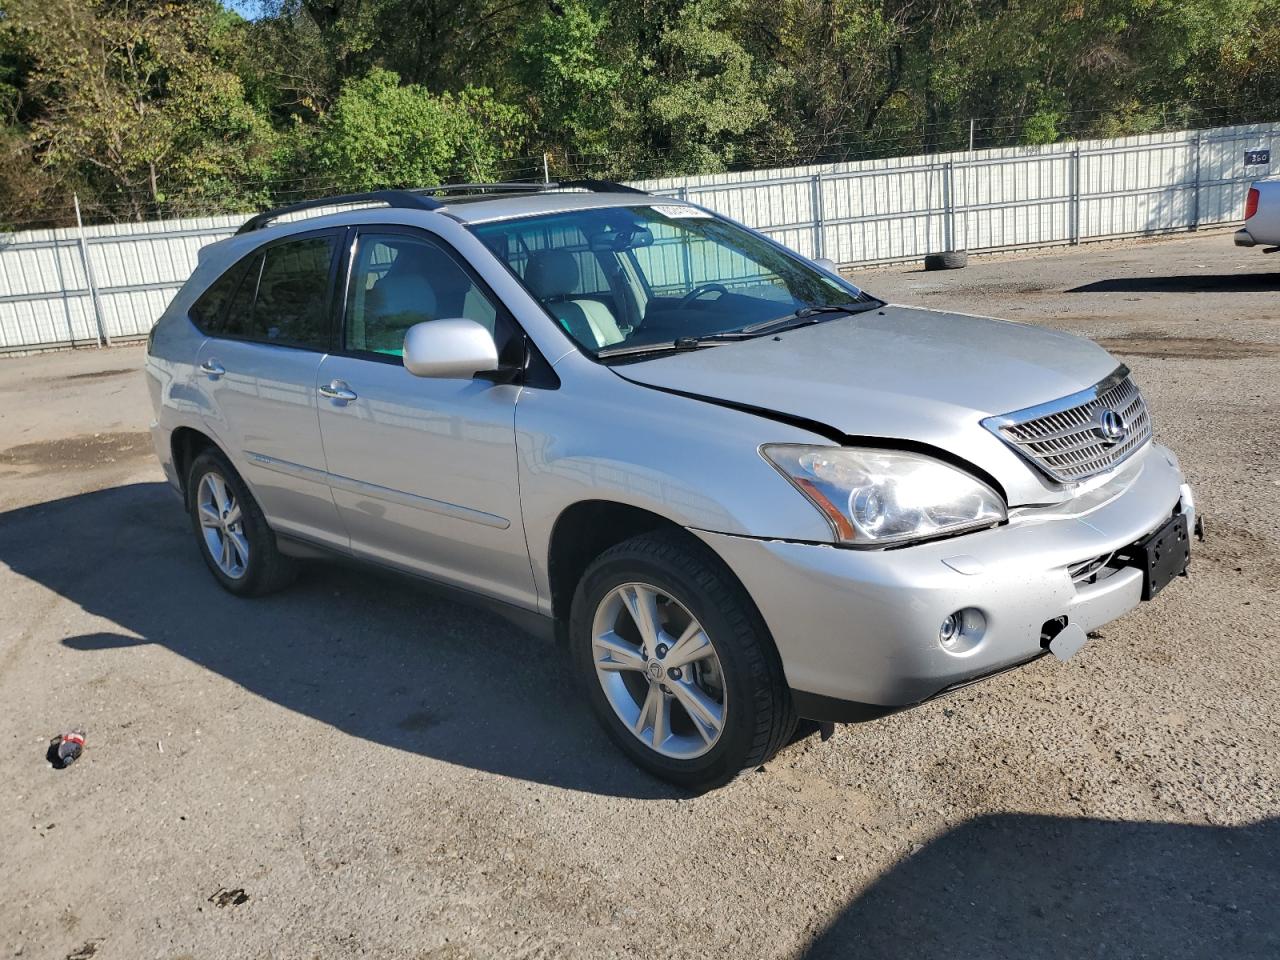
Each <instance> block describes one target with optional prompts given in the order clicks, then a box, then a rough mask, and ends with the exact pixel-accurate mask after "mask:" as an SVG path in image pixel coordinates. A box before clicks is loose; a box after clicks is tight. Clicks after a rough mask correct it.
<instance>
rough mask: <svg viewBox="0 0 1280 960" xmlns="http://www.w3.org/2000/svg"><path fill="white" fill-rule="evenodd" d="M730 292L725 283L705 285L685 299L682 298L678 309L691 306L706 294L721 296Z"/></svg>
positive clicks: (694, 289) (695, 289)
mask: <svg viewBox="0 0 1280 960" xmlns="http://www.w3.org/2000/svg"><path fill="white" fill-rule="evenodd" d="M728 292H729V288H728V287H726V286H725V285H724V284H723V283H704V284H703V285H702V286H700V287H694V288H693V289H692V290H690V291H689V292H688V293H686V294H685V295H684V296H683V297H681V298H680V302H679V303H677V304H676V307H677V308H680V307H687V306H689V304H691V303H693V301H695V300H697V299H698V298H699V297H701V296H702V295H703V294H704V293H719V294H721V295H724V294H726V293H728Z"/></svg>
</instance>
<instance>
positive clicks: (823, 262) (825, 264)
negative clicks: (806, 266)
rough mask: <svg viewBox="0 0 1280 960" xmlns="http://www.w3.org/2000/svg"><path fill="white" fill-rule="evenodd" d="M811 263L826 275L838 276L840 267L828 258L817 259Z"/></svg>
mask: <svg viewBox="0 0 1280 960" xmlns="http://www.w3.org/2000/svg"><path fill="white" fill-rule="evenodd" d="M813 262H814V263H816V264H817V265H818V266H820V267H821V268H822V269H823V270H825V271H827V273H834V274H835V275H836V276H837V277H838V276H840V267H839V266H837V265H836V262H835V261H834V260H832V259H830V258H829V257H817V258H816V259H815V260H814V261H813Z"/></svg>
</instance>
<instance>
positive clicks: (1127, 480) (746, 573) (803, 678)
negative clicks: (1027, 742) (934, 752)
mask: <svg viewBox="0 0 1280 960" xmlns="http://www.w3.org/2000/svg"><path fill="white" fill-rule="evenodd" d="M1123 473H1124V475H1123V476H1122V477H1117V478H1116V479H1115V480H1114V481H1112V482H1110V483H1108V484H1106V485H1105V487H1104V488H1100V489H1099V490H1098V491H1095V492H1093V493H1091V494H1089V495H1086V496H1085V497H1081V498H1080V501H1079V502H1077V503H1074V504H1067V505H1063V506H1060V507H1055V508H1052V509H1049V508H1046V509H1039V510H1025V511H1020V512H1018V511H1015V514H1017V515H1016V516H1015V517H1014V518H1012V519H1011V521H1010V522H1009V523H1008V524H1006V525H1005V526H1002V527H999V528H996V529H993V530H985V531H981V532H978V533H973V534H968V535H966V536H962V537H956V538H952V539H949V540H943V541H938V542H936V543H928V544H920V545H917V546H913V547H907V548H903V549H898V550H883V551H859V550H848V549H840V548H837V547H832V546H822V545H815V544H802V543H791V542H786V541H779V540H759V539H749V538H744V537H734V536H729V535H724V534H712V533H699V536H701V537H702V538H703V539H704V540H705V541H706V542H707V543H708V544H709V545H710V546H711V547H712V548H713V549H715V550H716V551H717V552H718V553H719V554H720V556H721V557H723V558H724V560H725V561H726V562H727V563H728V564H729V566H730V567H731V568H732V569H733V570H734V572H735V573H736V574H737V575H738V577H739V578H740V579H741V580H742V582H743V584H744V585H745V586H746V588H747V590H748V592H750V594H751V595H752V597H753V598H754V599H755V601H756V604H757V606H758V607H759V609H760V612H761V614H762V615H763V616H764V619H765V622H766V623H767V624H768V626H769V629H770V631H771V632H772V635H773V638H774V642H775V643H776V644H777V647H778V651H779V653H780V654H781V657H782V663H783V668H784V670H785V672H786V676H787V682H788V684H789V685H790V686H791V688H792V690H793V691H795V695H796V699H797V706H798V708H799V712H800V713H801V714H802V715H809V716H811V717H812V718H813V719H820V720H827V719H830V720H854V719H869V718H871V717H874V716H877V715H883V714H884V713H889V712H893V711H894V710H897V709H902V708H903V707H907V706H913V705H915V704H918V703H921V702H923V701H925V700H929V699H932V698H933V697H936V696H938V695H940V694H942V693H946V692H950V691H951V690H952V689H955V688H957V687H958V686H961V685H965V684H967V683H969V682H972V681H974V680H977V679H982V678H985V677H987V676H990V675H993V674H995V673H999V672H1001V671H1003V670H1006V669H1010V668H1012V667H1016V666H1019V665H1021V664H1024V663H1027V662H1029V661H1030V660H1034V659H1036V658H1037V657H1039V656H1041V655H1043V653H1044V646H1043V645H1042V642H1041V638H1042V635H1043V634H1044V632H1045V629H1046V625H1047V624H1050V623H1051V622H1052V621H1060V619H1061V618H1065V619H1066V621H1067V622H1068V623H1069V624H1071V625H1073V626H1076V627H1079V628H1080V629H1082V630H1084V631H1089V630H1093V629H1096V628H1097V627H1100V626H1102V625H1103V624H1105V623H1108V622H1110V621H1112V620H1114V619H1116V618H1117V617H1119V616H1121V615H1123V614H1124V613H1126V612H1127V611H1129V610H1131V609H1132V608H1133V607H1135V606H1137V605H1138V603H1139V602H1140V601H1141V598H1142V587H1143V572H1142V571H1141V570H1140V569H1138V568H1137V567H1123V568H1121V569H1118V570H1116V571H1115V572H1114V573H1111V575H1110V576H1107V577H1106V578H1105V579H1100V580H1098V582H1096V583H1086V582H1083V581H1082V582H1079V583H1077V582H1074V581H1073V580H1072V577H1071V575H1070V573H1069V572H1068V568H1069V567H1072V566H1074V565H1076V564H1079V563H1081V562H1083V561H1086V560H1091V559H1093V558H1097V557H1103V556H1105V555H1108V554H1110V553H1111V552H1113V551H1117V550H1121V549H1122V548H1125V547H1128V546H1130V545H1132V544H1134V543H1135V542H1137V541H1138V540H1140V539H1142V538H1143V537H1144V536H1145V535H1146V534H1148V533H1149V532H1151V531H1152V530H1154V529H1156V528H1157V527H1158V526H1160V525H1161V524H1162V523H1164V522H1165V521H1166V520H1167V519H1168V517H1169V516H1170V515H1171V514H1172V513H1173V512H1174V511H1175V510H1177V509H1182V510H1183V511H1184V512H1187V513H1189V514H1190V513H1191V512H1192V511H1193V510H1194V506H1193V505H1192V503H1191V498H1190V490H1189V488H1186V489H1185V490H1184V485H1183V480H1182V475H1181V472H1180V471H1179V469H1178V467H1177V461H1176V459H1174V457H1173V455H1172V454H1170V453H1168V452H1167V451H1165V450H1164V449H1163V448H1161V447H1156V446H1153V447H1152V448H1151V449H1149V450H1148V451H1147V454H1146V455H1145V456H1143V457H1142V462H1141V463H1140V464H1138V465H1136V466H1135V467H1134V468H1133V469H1130V470H1125V471H1123ZM1189 519H1191V520H1192V522H1194V518H1189ZM961 610H968V611H977V613H978V615H977V616H974V617H972V618H969V617H966V628H965V636H964V637H963V639H962V642H961V644H960V645H959V646H958V647H953V649H950V650H949V649H944V647H943V646H942V644H941V643H940V642H939V627H940V626H941V624H942V621H943V620H944V619H946V617H947V616H948V615H949V614H951V613H954V612H956V611H961ZM815 713H817V714H818V716H812V715H813V714H815Z"/></svg>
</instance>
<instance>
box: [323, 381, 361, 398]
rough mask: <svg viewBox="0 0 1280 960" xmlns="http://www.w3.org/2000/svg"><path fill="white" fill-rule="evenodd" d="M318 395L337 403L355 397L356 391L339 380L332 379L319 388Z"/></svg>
mask: <svg viewBox="0 0 1280 960" xmlns="http://www.w3.org/2000/svg"><path fill="white" fill-rule="evenodd" d="M319 391H320V396H322V397H324V398H325V399H326V400H337V401H338V402H339V403H350V402H351V401H352V400H354V399H356V396H357V394H356V392H355V391H354V390H352V389H351V388H350V387H348V386H347V385H346V384H345V383H344V382H343V381H341V380H334V381H331V382H330V383H326V384H325V385H324V386H322V387H320V388H319Z"/></svg>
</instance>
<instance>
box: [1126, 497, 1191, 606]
mask: <svg viewBox="0 0 1280 960" xmlns="http://www.w3.org/2000/svg"><path fill="white" fill-rule="evenodd" d="M1133 559H1134V561H1135V563H1136V564H1137V566H1138V567H1140V568H1141V570H1142V599H1143V600H1150V599H1151V598H1152V597H1154V596H1155V595H1156V594H1157V593H1159V592H1160V591H1161V590H1163V589H1164V588H1165V587H1166V586H1168V585H1169V583H1170V581H1172V580H1173V578H1174V577H1178V576H1181V575H1182V574H1184V573H1185V572H1186V570H1187V564H1188V563H1190V562H1191V537H1190V536H1189V531H1188V530H1187V517H1186V514H1182V513H1177V514H1174V515H1173V516H1172V517H1170V518H1169V519H1168V520H1167V521H1166V522H1165V523H1164V525H1163V526H1161V527H1160V528H1159V529H1157V530H1156V531H1155V532H1154V533H1150V534H1148V535H1147V536H1146V537H1145V538H1143V539H1142V540H1140V541H1138V542H1137V543H1136V544H1134V547H1133Z"/></svg>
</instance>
